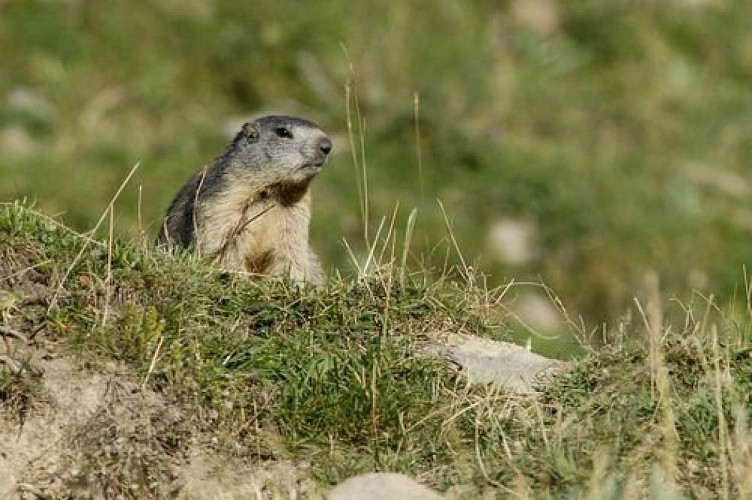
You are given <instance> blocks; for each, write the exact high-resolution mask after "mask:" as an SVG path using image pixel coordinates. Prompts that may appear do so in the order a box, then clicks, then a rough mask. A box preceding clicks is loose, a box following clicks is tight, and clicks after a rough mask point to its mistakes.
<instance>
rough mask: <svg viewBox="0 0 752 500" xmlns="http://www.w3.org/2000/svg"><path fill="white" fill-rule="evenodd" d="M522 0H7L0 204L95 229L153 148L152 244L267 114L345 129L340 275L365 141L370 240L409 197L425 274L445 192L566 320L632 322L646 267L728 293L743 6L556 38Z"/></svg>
mask: <svg viewBox="0 0 752 500" xmlns="http://www.w3.org/2000/svg"><path fill="white" fill-rule="evenodd" d="M520 5H523V6H524V5H525V2H515V1H507V2H497V3H494V2H484V1H472V2H465V3H463V4H462V6H461V7H460V6H459V5H458V4H456V3H454V2H447V1H439V2H434V3H432V4H431V6H430V7H426V6H425V5H423V4H419V3H418V2H414V1H413V2H401V3H399V4H393V5H392V4H390V5H384V4H383V3H382V2H373V1H366V2H358V4H357V5H355V4H352V3H351V2H345V1H342V0H322V1H316V2H307V3H303V4H299V3H296V4H290V5H285V6H280V5H279V3H278V2H271V1H260V2H254V3H253V5H252V6H251V5H250V4H249V5H239V4H238V2H234V1H230V0H221V1H216V2H211V3H208V4H207V3H205V2H199V1H184V2H173V1H168V2H161V1H160V2H157V1H147V2H142V3H140V4H139V6H138V8H133V6H132V4H131V3H130V2H127V1H125V0H114V1H109V2H42V1H20V0H15V1H6V2H3V3H2V5H1V6H0V47H1V48H0V51H1V52H0V55H1V56H2V60H3V65H4V72H3V74H2V75H0V99H2V100H4V101H6V102H8V105H7V106H4V107H3V109H2V110H0V142H2V144H3V150H4V154H3V156H2V158H0V169H1V170H2V173H3V183H2V186H0V199H5V200H7V201H11V200H15V199H19V198H21V197H24V196H26V197H28V198H29V199H30V200H36V202H37V203H38V205H39V206H40V208H42V209H43V210H44V211H45V212H47V213H62V214H63V216H64V220H65V221H66V222H67V223H68V224H70V225H72V226H73V227H75V228H77V229H79V230H88V229H89V228H91V226H92V225H93V223H94V221H96V220H97V218H98V217H99V214H100V213H101V212H102V210H103V209H104V207H105V206H106V205H107V203H108V201H109V200H110V197H111V195H112V193H113V192H114V191H115V189H116V187H117V186H118V185H119V183H120V182H121V181H122V179H123V178H124V177H125V174H126V172H127V171H128V170H129V169H130V168H131V167H132V165H133V164H135V163H136V162H137V161H141V167H140V169H139V171H138V172H137V174H136V177H135V178H134V179H133V181H132V182H131V183H130V184H129V186H127V188H126V190H125V191H124V193H123V194H122V196H121V197H120V199H119V200H118V202H117V205H116V214H115V215H116V219H117V221H118V223H117V225H116V227H117V228H118V231H119V232H121V233H123V234H124V235H126V236H129V237H134V236H137V235H140V234H141V231H145V232H146V233H147V234H148V235H149V236H153V235H154V233H155V232H156V227H157V226H158V224H159V220H160V217H161V215H162V214H163V212H164V210H165V207H166V206H167V204H168V203H169V201H170V198H171V197H172V196H173V194H174V193H175V192H176V190H177V189H178V188H179V186H180V185H181V184H182V183H183V182H184V181H185V179H187V177H188V176H189V175H190V173H192V172H193V171H195V170H197V169H198V168H200V167H201V166H202V165H203V163H204V162H206V161H208V160H210V159H211V158H213V157H214V156H216V155H217V154H219V153H220V152H221V150H222V148H223V147H224V144H225V143H226V141H227V140H228V135H227V132H226V131H225V128H226V126H227V125H228V123H230V122H232V123H235V121H236V120H235V119H236V118H238V117H242V116H244V115H247V114H251V113H256V112H261V111H265V110H272V109H274V110H281V111H286V112H288V113H293V114H299V115H303V116H305V117H308V118H312V119H315V120H317V121H319V122H320V123H321V124H322V125H323V126H324V127H325V128H326V129H327V130H329V131H330V132H331V133H332V134H333V135H334V136H335V138H336V139H337V141H336V148H335V150H336V151H335V152H336V154H335V156H334V158H333V160H332V162H331V164H330V165H329V167H328V168H327V169H326V170H325V171H324V172H323V173H322V175H321V178H320V179H318V180H317V181H316V183H315V187H314V190H315V196H314V198H315V203H314V205H315V206H314V218H313V231H312V237H313V240H314V245H315V247H316V248H317V249H319V250H320V252H321V253H322V254H323V256H324V261H325V262H326V263H327V265H328V266H329V267H330V268H332V269H333V268H342V269H344V268H346V264H347V262H348V255H347V252H345V251H344V249H343V246H342V243H341V242H342V239H343V238H345V239H347V241H348V242H349V244H350V246H351V247H352V248H353V249H354V252H355V253H356V255H358V256H359V257H360V256H363V255H364V254H366V253H367V245H366V243H365V241H364V238H363V236H362V235H363V223H362V220H361V209H360V206H361V201H360V199H359V196H358V188H357V187H356V184H357V178H358V175H357V174H356V172H360V171H361V166H362V165H361V161H362V159H360V150H361V146H362V148H363V150H364V151H365V161H366V164H367V175H368V178H369V179H368V180H369V183H368V186H369V200H370V211H369V213H370V219H371V220H370V221H369V227H370V228H371V233H372V234H370V235H369V239H372V238H373V237H374V234H373V229H374V228H376V227H377V226H378V224H379V221H380V219H381V217H383V216H386V217H387V218H389V217H390V216H391V213H392V211H393V209H394V207H395V205H396V204H398V203H399V205H400V207H401V213H400V215H399V217H400V219H399V220H404V218H405V217H406V215H407V213H408V212H409V211H410V210H412V209H413V208H416V209H417V213H418V216H417V222H416V225H415V231H414V238H413V241H412V246H411V248H412V252H411V254H410V258H409V263H410V265H411V266H412V267H413V268H418V267H421V266H423V267H428V268H429V269H441V268H442V267H443V262H444V258H445V252H444V248H445V247H444V246H442V245H444V244H445V243H446V231H445V222H444V219H443V216H442V214H441V211H440V210H439V209H438V206H437V204H436V203H435V200H436V199H440V200H442V202H443V203H444V205H445V207H446V211H447V213H448V214H449V217H450V219H451V220H452V221H453V223H454V230H455V232H456V238H457V239H458V240H459V241H460V242H461V247H462V250H463V252H464V253H465V255H466V256H467V258H468V259H469V260H475V258H476V257H478V256H480V257H479V260H478V264H479V265H480V267H481V269H482V270H483V271H484V272H486V273H487V274H488V275H489V276H490V277H489V279H490V280H491V282H493V283H495V284H501V283H504V282H505V281H506V280H507V279H508V278H516V279H518V280H535V281H538V280H541V279H542V280H543V281H544V282H545V283H546V284H548V285H550V286H551V287H552V288H553V289H554V290H556V292H557V294H558V295H559V296H560V297H561V299H562V301H563V302H564V304H565V305H567V307H568V308H569V309H570V310H572V311H573V314H574V315H575V316H576V315H578V314H582V315H584V316H586V317H587V318H588V319H590V320H591V321H594V322H601V321H604V320H608V319H610V318H612V317H613V316H614V315H616V314H619V313H621V311H622V310H623V309H624V307H625V306H627V305H628V304H630V303H631V301H632V298H633V297H634V296H635V295H639V294H641V293H642V292H643V289H642V276H643V275H644V274H645V273H647V272H656V273H658V275H659V277H660V280H661V283H662V288H663V289H665V290H666V291H667V292H668V293H670V294H672V295H675V296H677V297H678V298H680V299H681V300H683V301H689V300H691V294H692V291H691V290H692V289H698V290H701V291H704V292H707V291H713V293H715V294H716V295H717V296H720V297H721V298H722V299H723V300H724V301H725V300H731V299H732V298H733V297H734V294H735V290H736V288H735V287H736V284H737V283H738V281H739V279H740V278H741V276H742V266H743V265H749V264H750V262H752V254H751V253H750V246H749V245H748V240H749V236H750V234H749V231H750V229H749V228H750V226H751V225H752V224H751V223H750V220H751V216H750V210H751V208H750V205H749V199H750V197H749V196H748V193H749V191H750V180H749V175H748V170H749V163H750V158H751V156H750V155H751V154H752V149H750V146H749V145H750V144H752V135H751V134H752V118H750V115H749V113H747V111H746V110H748V109H749V108H750V106H751V105H752V94H750V92H749V86H750V83H751V81H752V59H751V58H750V56H749V54H750V53H752V51H750V47H749V41H748V36H747V35H748V29H747V25H746V23H745V22H744V20H746V19H748V18H750V16H752V7H751V6H750V5H749V4H748V3H747V2H742V1H733V0H732V1H728V2H686V1H680V0H671V1H662V2H657V1H649V2H639V3H630V4H628V5H627V4H625V3H624V2H620V1H610V0H609V1H598V2H595V1H586V2H574V3H572V2H568V3H563V4H562V3H560V2H550V3H549V2H536V5H543V7H542V14H539V17H540V16H543V17H545V16H546V15H550V16H552V18H553V19H554V21H555V22H554V24H553V25H552V27H549V28H546V27H545V26H544V27H540V24H539V23H538V24H536V22H535V19H536V18H533V21H529V20H526V19H527V18H526V17H525V16H523V15H521V14H520V13H519V12H520V8H519V6H520ZM546 5H549V6H548V7H546ZM551 5H555V6H554V7H551ZM135 40H137V41H138V44H137V46H138V48H136V45H135V44H134V41H135ZM346 85H349V88H350V89H351V94H350V107H351V109H353V110H354V108H355V106H356V104H357V107H358V109H359V111H360V116H359V117H358V116H357V113H355V112H353V115H354V116H353V121H354V125H355V126H354V132H355V141H354V142H355V146H356V149H358V152H357V153H356V157H357V158H359V160H358V162H357V164H356V165H353V164H352V163H353V160H352V152H351V151H349V149H350V145H349V141H348V139H347V132H348V130H347V123H346V120H347V119H346V104H345V97H346V92H345V86H346ZM19 92H21V93H22V94H23V92H27V93H28V94H31V96H32V97H33V98H34V99H32V100H31V101H29V99H28V98H27V99H26V100H24V99H20V100H19V99H18V98H13V96H14V95H15V96H18V93H19ZM416 95H417V96H418V99H419V106H418V115H419V126H418V127H417V129H418V133H417V134H416V122H415V106H414V99H415V97H416ZM356 100H357V103H356ZM40 102H41V103H40ZM14 103H15V104H14ZM24 103H26V104H24ZM358 118H361V119H362V122H363V126H362V127H361V126H359V123H360V122H359V120H358ZM361 133H362V135H361ZM418 135H419V137H420V139H419V140H418ZM361 141H362V144H361ZM418 143H420V151H418ZM418 153H420V154H418ZM419 157H420V164H419V162H418V158H419ZM139 187H140V188H142V190H141V191H139ZM139 193H140V194H139ZM139 199H140V200H141V201H140V204H139ZM139 210H140V212H141V214H142V217H141V218H140V219H139V217H138V212H139ZM501 217H513V218H516V217H520V218H524V219H525V220H528V221H530V222H531V223H532V225H533V226H534V227H535V228H536V234H537V244H536V245H535V246H536V247H537V251H536V252H535V253H534V255H533V257H532V259H531V260H529V261H528V262H527V263H524V264H521V265H516V264H511V263H508V262H504V261H503V260H500V259H499V258H498V257H496V256H495V255H494V253H493V251H492V250H490V249H489V248H488V246H487V245H486V239H487V235H488V232H489V228H490V227H491V226H492V224H493V223H494V221H496V220H498V219H499V218H501ZM450 261H451V263H453V264H457V263H458V261H457V257H456V256H455V255H454V254H452V255H450Z"/></svg>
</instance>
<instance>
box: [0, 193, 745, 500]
mask: <svg viewBox="0 0 752 500" xmlns="http://www.w3.org/2000/svg"><path fill="white" fill-rule="evenodd" d="M108 247H109V243H108V242H107V241H92V240H87V239H85V237H83V236H80V235H76V234H74V233H73V232H72V231H71V230H70V229H68V228H66V227H65V226H62V225H59V224H57V223H55V222H52V221H51V220H50V219H48V218H43V217H41V216H40V215H38V214H37V213H35V212H34V211H32V210H30V209H29V208H28V207H24V206H23V205H18V204H11V205H3V206H2V207H0V256H2V262H4V263H5V264H4V265H5V266H6V267H4V268H3V269H4V272H5V277H4V279H3V281H2V282H1V283H2V284H1V285H0V286H1V287H2V290H4V293H12V294H15V295H14V296H16V297H18V299H17V300H16V301H15V302H14V305H13V306H12V307H10V306H8V307H6V309H5V310H4V317H5V318H6V320H7V321H13V322H14V323H15V324H18V323H19V322H20V323H21V324H24V325H26V326H25V328H26V329H34V328H37V327H38V325H40V324H41V325H46V329H45V330H44V331H46V332H47V333H46V335H47V336H48V341H52V342H54V343H56V344H58V345H59V346H60V347H61V348H62V349H63V352H67V353H70V354H72V355H75V356H76V358H77V359H78V360H79V362H80V363H82V366H84V367H87V368H86V369H88V370H94V371H97V370H100V369H104V367H105V366H107V365H108V364H109V363H111V362H113V361H116V362H119V363H120V364H122V365H123V366H126V367H129V370H130V371H132V373H133V374H134V376H135V377H136V380H137V381H138V382H139V383H141V384H143V385H144V386H146V387H148V388H150V389H152V390H153V391H156V392H157V393H159V394H161V395H162V396H163V397H164V398H165V399H166V400H167V401H170V402H171V403H170V404H171V405H174V407H175V408H176V409H179V411H180V412H181V413H180V414H182V415H183V416H184V417H183V418H184V420H182V421H181V422H180V423H179V424H175V425H172V424H169V425H168V424H164V422H162V420H158V421H154V422H151V423H150V424H148V425H149V426H156V427H154V429H157V430H156V431H154V433H148V434H143V435H142V434H138V435H135V437H129V439H126V442H127V443H128V446H131V447H133V449H137V450H140V451H139V454H137V455H133V453H132V452H129V451H128V450H130V448H125V449H122V450H121V448H118V447H115V448H111V447H108V446H107V443H109V442H110V441H113V442H114V440H116V439H117V438H118V437H119V436H121V434H118V432H120V433H122V432H124V431H123V430H122V429H120V430H118V431H117V432H115V431H105V430H106V429H114V427H112V425H114V424H112V423H108V422H109V420H107V419H108V418H113V417H108V416H107V415H109V414H103V415H102V419H104V420H103V421H102V425H103V426H104V427H102V429H101V432H100V431H98V430H97V429H99V427H97V426H93V427H91V428H90V429H88V430H87V431H86V436H85V437H86V439H84V440H83V441H80V442H79V443H78V444H76V446H77V448H76V449H77V450H79V452H80V456H81V457H89V458H86V459H85V460H88V461H87V462H85V463H84V465H80V464H79V466H78V467H83V469H82V470H91V471H95V472H96V474H99V476H97V477H107V478H109V481H110V483H108V484H109V485H110V486H109V487H110V488H114V486H112V485H113V484H116V485H118V488H121V487H122V488H127V487H128V484H129V483H128V477H130V476H127V474H126V473H125V472H122V470H123V469H122V467H124V465H123V464H124V463H127V464H131V465H129V467H130V466H134V465H133V464H132V463H131V462H123V461H122V460H125V459H126V458H127V457H128V456H138V457H141V458H140V459H139V460H141V461H139V462H137V466H138V467H141V468H140V469H138V470H140V471H142V473H143V474H145V475H146V476H145V477H151V478H152V480H157V481H159V480H160V478H162V480H164V478H165V477H167V476H166V474H168V472H166V465H165V463H166V462H164V460H163V459H162V460H160V459H159V457H160V456H162V457H163V458H164V456H166V455H165V454H167V455H169V456H170V457H172V456H179V455H180V453H185V449H186V447H187V446H188V443H190V442H191V438H190V436H191V435H197V434H198V433H200V432H209V433H210V435H212V436H215V437H216V439H217V440H218V442H219V443H223V444H222V445H220V447H219V449H221V450H223V451H222V453H225V454H227V455H228V457H229V459H232V457H235V458H243V459H245V460H251V461H253V460H258V461H264V460H269V459H284V458H292V459H305V460H306V461H308V462H309V463H310V464H311V473H312V474H313V476H314V477H315V478H316V479H317V480H318V481H321V482H322V483H323V484H330V483H335V482H337V481H341V480H342V479H344V478H346V477H348V476H350V475H352V474H355V473H357V472H361V471H370V470H395V471H403V472H406V473H409V474H411V475H414V476H418V477H420V478H421V480H422V481H424V482H427V483H429V484H432V485H433V486H435V487H437V488H440V489H446V488H449V487H451V486H453V485H461V486H462V487H463V488H466V489H467V491H468V492H474V493H472V495H477V494H480V492H481V491H482V490H483V489H484V488H485V489H488V488H490V489H491V490H492V491H495V492H496V494H497V495H499V496H504V495H506V494H508V493H509V491H516V492H518V493H520V494H523V493H525V492H528V493H529V494H532V495H535V496H543V497H549V496H552V497H557V498H572V497H583V498H603V497H608V498H633V497H634V495H635V494H639V495H640V496H644V495H645V494H647V492H648V490H650V491H657V492H659V493H657V494H658V495H659V496H657V497H656V498H669V496H667V495H669V493H670V492H672V491H680V492H682V493H684V494H686V495H689V496H692V497H701V498H707V497H709V496H716V495H718V496H724V495H726V494H728V495H730V496H738V497H743V496H744V495H745V494H749V493H750V491H752V490H750V487H751V486H752V485H750V484H749V479H748V478H749V477H752V476H751V475H750V474H751V473H752V469H750V466H751V462H750V460H751V459H752V457H750V455H749V447H750V444H752V441H750V440H751V439H752V437H751V435H750V427H749V422H750V418H752V402H751V401H750V394H752V356H750V353H752V330H751V329H750V319H749V312H748V310H746V309H745V310H734V309H726V310H721V309H720V308H716V307H715V306H714V305H713V304H712V303H709V302H706V303H705V306H704V307H700V306H691V305H690V306H681V307H680V306H671V305H669V306H667V307H665V308H662V307H661V305H660V303H659V301H660V299H659V298H655V297H654V298H653V299H651V300H652V302H649V303H648V304H646V305H645V306H640V307H638V308H635V309H633V310H632V312H633V314H634V316H633V317H632V318H631V319H630V318H629V316H626V317H625V320H623V321H622V322H621V323H619V324H615V325H612V326H607V327H606V330H605V332H604V335H606V337H607V338H606V339H605V340H606V347H604V348H603V349H601V350H599V351H593V350H588V351H587V354H586V355H585V356H583V358H582V359H580V360H578V361H576V362H575V364H574V367H573V370H572V371H571V372H570V373H568V374H567V375H565V376H563V377H562V378H560V379H559V380H557V381H556V382H555V383H553V384H552V385H551V386H550V387H547V388H546V389H545V390H544V392H543V393H542V394H541V395H540V396H539V397H538V398H529V397H520V396H518V395H513V394H507V393H505V392H503V391H499V390H498V389H494V388H492V387H487V386H468V385H467V384H466V383H465V382H464V381H463V379H462V377H461V376H458V375H457V374H455V373H454V372H453V371H451V370H450V369H449V368H448V367H447V366H445V365H443V364H441V363H440V362H438V361H436V360H432V359H428V358H425V357H423V356H421V355H418V354H417V353H416V349H417V346H419V345H421V342H423V340H421V339H423V338H425V336H426V335H429V336H433V335H438V334H441V333H442V332H459V331H463V332H467V333H473V334H476V335H482V336H490V337H493V338H505V337H507V336H508V334H509V327H508V326H507V325H505V324H504V323H499V322H498V321H497V320H494V319H493V316H492V315H491V316H489V314H488V311H489V310H490V309H489V307H488V303H489V301H493V300H495V299H496V298H497V297H496V295H495V293H499V292H489V291H487V290H485V289H484V288H482V287H479V286H478V284H477V283H476V284H474V283H472V282H469V283H464V284H463V283H455V282H452V281H449V280H441V281H438V282H432V281H430V280H426V279H425V275H413V276H409V277H406V278H403V279H400V278H399V276H400V273H399V272H398V271H399V270H398V269H395V271H397V272H394V273H392V272H386V271H383V272H382V273H380V274H372V275H369V277H365V278H364V279H363V280H360V281H353V280H343V279H338V278H334V279H332V280H331V281H330V282H329V283H328V284H327V285H326V286H325V287H323V288H318V289H314V288H307V287H302V288H301V287H297V286H295V285H292V284H290V283H286V282H284V281H270V282H266V283H259V282H253V281H249V280H246V279H242V278H240V277H236V276H232V275H226V274H223V273H221V272H218V271H216V270H214V269H212V268H210V267H208V266H206V265H205V264H203V263H201V262H200V261H197V260H196V259H195V258H193V257H191V256H173V255H169V254H166V253H162V252H160V251H156V250H154V249H152V248H149V247H146V248H143V247H142V246H140V245H138V244H136V243H134V242H129V241H121V240H115V241H113V242H112V245H111V250H109V249H108ZM30 268H33V269H34V270H35V271H34V273H35V274H33V276H34V280H33V283H29V282H28V281H27V280H26V278H23V277H24V276H26V274H23V270H24V269H30ZM31 294H34V295H35V300H26V299H27V298H28V297H29V296H30V295H31ZM643 307H644V309H645V311H646V312H645V319H644V320H643V319H640V318H641V317H642V314H641V312H640V311H641V310H642V308H643ZM682 307H684V309H683V319H682V321H675V322H671V321H669V320H666V321H665V322H664V321H663V320H662V319H661V318H663V317H664V316H665V317H666V318H670V317H673V316H675V315H671V314H668V313H670V312H671V310H672V309H680V310H681V309H682ZM46 310H49V312H48V313H45V312H44V311H46ZM650 332H652V333H650ZM0 380H2V385H1V386H0V397H2V398H3V401H5V402H7V401H9V400H11V399H12V398H13V397H16V396H13V395H14V394H18V393H19V391H14V389H13V387H12V384H13V383H14V382H13V380H14V377H13V376H12V375H10V374H8V373H6V372H3V375H2V379H0ZM20 393H21V394H33V393H29V391H26V390H24V391H20ZM39 404H43V403H39ZM176 411H177V410H176ZM164 413H165V414H166V415H169V413H170V412H169V411H165V412H164ZM160 422H162V423H160ZM173 433H174V434H175V435H174V436H173ZM137 438H138V439H137ZM121 441H122V439H121ZM87 443H89V444H88V445H87ZM86 446H91V447H92V450H91V453H89V451H87V449H86ZM94 449H97V450H105V451H103V452H101V453H99V452H97V453H94V452H93V451H94ZM106 450H121V451H120V452H118V453H124V454H126V455H123V456H120V455H117V456H116V455H111V454H110V453H111V452H110V451H106ZM144 450H146V451H144ZM112 453H115V452H114V451H113V452H112ZM160 453H161V454H162V455H160ZM82 460H83V459H82ZM128 460H130V459H128ZM92 473H94V472H92ZM155 478H156V479H155ZM155 484H156V483H155ZM71 487H72V486H71ZM110 491H125V490H110ZM140 491H142V494H143V495H147V494H148V493H149V491H151V490H149V491H147V490H146V489H144V490H140ZM152 494H155V495H157V493H153V492H152Z"/></svg>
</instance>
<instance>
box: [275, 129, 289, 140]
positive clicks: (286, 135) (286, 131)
mask: <svg viewBox="0 0 752 500" xmlns="http://www.w3.org/2000/svg"><path fill="white" fill-rule="evenodd" d="M274 132H276V134H277V137H283V138H285V139H291V138H292V132H290V129H289V128H287V127H277V129H276V130H275V131H274Z"/></svg>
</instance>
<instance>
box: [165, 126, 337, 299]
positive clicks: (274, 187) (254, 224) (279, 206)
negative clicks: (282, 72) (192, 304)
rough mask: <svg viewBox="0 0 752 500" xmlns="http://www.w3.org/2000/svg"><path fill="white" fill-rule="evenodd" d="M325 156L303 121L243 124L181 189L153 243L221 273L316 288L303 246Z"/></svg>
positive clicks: (327, 148) (325, 146) (313, 262)
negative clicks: (282, 278)
mask: <svg viewBox="0 0 752 500" xmlns="http://www.w3.org/2000/svg"><path fill="white" fill-rule="evenodd" d="M331 150H332V141H331V140H330V139H329V137H328V136H327V135H326V133H325V132H324V131H323V130H321V128H320V127H319V126H318V125H316V124H315V123H313V122H310V121H307V120H302V119H300V118H294V117H290V116H265V117H263V118H259V119H257V120H254V121H251V122H248V123H245V124H244V125H243V126H242V129H241V130H240V132H239V133H238V134H237V135H236V136H235V138H234V139H233V140H232V142H231V143H230V145H229V146H228V147H227V149H226V151H225V152H224V154H223V155H222V156H220V157H218V158H217V159H216V160H214V161H213V162H211V163H210V164H208V165H207V166H206V167H204V169H203V170H201V171H200V172H198V173H197V174H195V175H194V176H193V177H192V178H191V179H190V180H189V181H188V182H187V183H186V184H185V185H184V186H183V187H182V188H181V189H180V191H179V192H178V194H177V195H176V196H175V199H174V200H173V201H172V204H170V208H169V209H168V210H167V214H166V215H165V218H164V222H163V223H162V228H161V230H160V233H159V236H158V237H157V243H158V244H159V245H162V246H167V247H176V246H177V247H183V248H187V249H190V250H192V251H195V252H197V253H199V254H200V255H204V256H207V257H209V258H211V259H213V260H214V261H215V262H217V263H218V264H219V265H220V266H221V267H222V268H223V269H225V270H228V271H241V272H247V273H249V274H251V275H256V276H272V275H285V274H286V275H289V276H290V278H291V279H292V280H293V281H296V282H303V281H309V282H311V283H313V284H320V283H322V282H323V279H324V273H323V271H322V268H321V264H320V262H319V259H318V257H317V256H316V254H314V252H313V251H312V250H311V247H310V245H309V242H308V226H309V223H310V219H311V194H310V191H309V189H308V187H309V185H310V183H311V180H312V179H313V178H314V177H315V176H316V174H318V172H319V171H320V170H321V168H322V167H323V166H324V163H325V162H326V159H327V157H328V156H329V153H330V152H331Z"/></svg>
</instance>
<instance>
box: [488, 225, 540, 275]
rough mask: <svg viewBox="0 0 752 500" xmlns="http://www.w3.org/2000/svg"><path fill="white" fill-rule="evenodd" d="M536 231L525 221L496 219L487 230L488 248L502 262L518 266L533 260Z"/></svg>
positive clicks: (535, 251)
mask: <svg viewBox="0 0 752 500" xmlns="http://www.w3.org/2000/svg"><path fill="white" fill-rule="evenodd" d="M536 233H537V231H536V228H535V225H534V224H533V223H532V222H531V221H529V220H527V219H511V218H503V219H498V220H497V221H496V222H494V223H493V225H492V226H491V228H490V229H489V230H488V246H489V248H490V249H491V251H492V252H493V256H494V257H495V258H497V259H499V260H501V261H502V262H506V263H507V264H512V265H520V264H525V263H526V262H529V261H530V260H532V259H533V258H535V256H536V254H537V253H538V252H537V249H536V246H537V244H536V239H537V234H536Z"/></svg>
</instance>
